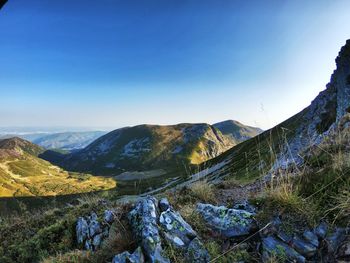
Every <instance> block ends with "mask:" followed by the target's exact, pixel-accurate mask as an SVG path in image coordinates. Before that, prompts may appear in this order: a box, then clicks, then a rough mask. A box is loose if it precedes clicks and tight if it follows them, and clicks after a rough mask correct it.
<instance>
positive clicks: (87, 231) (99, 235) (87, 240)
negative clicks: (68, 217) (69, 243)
mask: <svg viewBox="0 0 350 263" xmlns="http://www.w3.org/2000/svg"><path fill="white" fill-rule="evenodd" d="M106 213H107V214H110V213H112V212H111V211H108V210H106V212H105V215H106ZM111 220H112V218H109V223H108V222H106V221H103V222H99V221H98V216H97V214H96V213H94V212H92V213H91V214H90V216H86V217H79V218H78V221H77V224H76V228H75V230H76V236H77V243H78V244H79V245H82V246H83V247H84V248H85V249H86V250H91V251H95V250H96V249H98V248H99V247H100V246H101V243H102V241H103V239H104V238H106V237H108V233H109V224H110V223H112V222H113V221H111ZM113 220H114V218H113Z"/></svg>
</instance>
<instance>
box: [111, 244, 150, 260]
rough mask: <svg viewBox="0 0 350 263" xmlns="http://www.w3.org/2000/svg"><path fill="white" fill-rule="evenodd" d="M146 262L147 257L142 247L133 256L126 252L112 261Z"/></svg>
mask: <svg viewBox="0 0 350 263" xmlns="http://www.w3.org/2000/svg"><path fill="white" fill-rule="evenodd" d="M144 262H145V257H144V255H143V253H142V249H141V248H140V247H138V248H137V249H136V250H135V251H134V253H132V254H130V253H129V252H127V251H125V252H123V253H121V254H119V255H116V256H115V257H114V258H113V260H112V263H144Z"/></svg>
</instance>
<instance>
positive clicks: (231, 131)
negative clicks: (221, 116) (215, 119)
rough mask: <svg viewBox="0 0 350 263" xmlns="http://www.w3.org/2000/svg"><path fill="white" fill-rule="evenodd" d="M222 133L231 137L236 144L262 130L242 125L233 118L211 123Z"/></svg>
mask: <svg viewBox="0 0 350 263" xmlns="http://www.w3.org/2000/svg"><path fill="white" fill-rule="evenodd" d="M213 126H214V127H215V128H217V129H219V130H220V131H221V133H222V134H223V135H226V136H229V137H231V139H232V140H233V141H235V142H236V143H237V144H238V143H241V142H243V141H246V140H248V139H250V138H253V137H255V136H257V135H258V134H260V133H262V132H263V130H262V129H260V128H257V127H251V126H247V125H244V124H242V123H240V122H238V121H235V120H227V121H223V122H219V123H215V124H213Z"/></svg>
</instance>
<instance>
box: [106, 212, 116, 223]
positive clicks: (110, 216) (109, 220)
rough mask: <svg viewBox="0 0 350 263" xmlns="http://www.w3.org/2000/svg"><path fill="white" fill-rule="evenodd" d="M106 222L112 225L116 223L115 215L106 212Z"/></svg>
mask: <svg viewBox="0 0 350 263" xmlns="http://www.w3.org/2000/svg"><path fill="white" fill-rule="evenodd" d="M104 220H105V221H106V222H107V223H108V224H112V223H113V221H114V213H113V212H112V211H111V210H105V213H104Z"/></svg>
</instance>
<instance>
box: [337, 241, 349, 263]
mask: <svg viewBox="0 0 350 263" xmlns="http://www.w3.org/2000/svg"><path fill="white" fill-rule="evenodd" d="M337 259H341V260H347V262H350V238H349V240H348V241H346V242H345V243H343V244H342V245H341V246H340V247H339V249H338V253H337Z"/></svg>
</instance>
